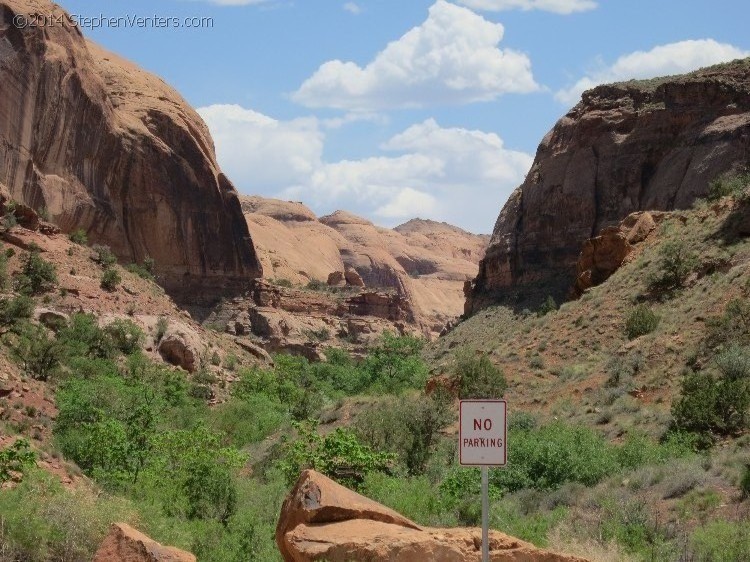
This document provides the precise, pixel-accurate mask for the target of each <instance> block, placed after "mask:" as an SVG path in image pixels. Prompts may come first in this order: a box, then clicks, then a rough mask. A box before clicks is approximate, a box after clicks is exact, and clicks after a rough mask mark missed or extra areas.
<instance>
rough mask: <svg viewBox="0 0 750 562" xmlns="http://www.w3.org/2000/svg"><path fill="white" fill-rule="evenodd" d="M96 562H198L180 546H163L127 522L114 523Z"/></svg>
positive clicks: (95, 558) (95, 559)
mask: <svg viewBox="0 0 750 562" xmlns="http://www.w3.org/2000/svg"><path fill="white" fill-rule="evenodd" d="M94 562H196V559H195V556H194V555H192V554H190V553H189V552H185V551H184V550H180V549H179V548H174V547H172V546H162V545H160V544H159V543H158V542H156V541H154V540H152V539H150V538H149V537H147V536H146V535H144V534H143V533H141V532H139V531H136V530H135V529H133V528H132V527H131V526H130V525H127V524H125V523H115V524H113V525H112V527H111V529H110V531H109V534H108V535H107V537H106V538H105V539H104V542H102V544H101V546H100V547H99V550H97V551H96V555H95V556H94Z"/></svg>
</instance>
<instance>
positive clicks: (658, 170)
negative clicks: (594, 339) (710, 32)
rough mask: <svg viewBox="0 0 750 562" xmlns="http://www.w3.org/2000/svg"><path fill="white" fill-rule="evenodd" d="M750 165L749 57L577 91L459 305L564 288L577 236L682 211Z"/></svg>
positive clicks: (472, 306)
mask: <svg viewBox="0 0 750 562" xmlns="http://www.w3.org/2000/svg"><path fill="white" fill-rule="evenodd" d="M749 161H750V59H743V60H739V61H735V62H733V63H728V64H723V65H718V66H713V67H710V68H706V69H703V70H699V71H697V72H693V73H690V74H686V75H683V76H675V77H669V78H663V79H656V80H649V81H631V82H624V83H619V84H611V85H605V86H599V87H597V88H594V89H592V90H589V91H587V92H585V93H584V94H583V98H582V100H581V102H580V103H579V104H578V105H576V106H575V107H574V108H573V109H572V110H571V111H570V112H569V113H568V114H567V115H565V117H563V118H562V119H560V121H558V122H557V124H556V125H555V126H554V128H553V129H552V130H551V131H550V132H549V133H548V134H547V136H545V137H544V139H543V140H542V143H541V144H540V145H539V148H538V149H537V154H536V159H535V161H534V164H533V166H532V168H531V170H530V172H529V174H528V176H527V177H526V180H525V181H524V183H523V184H522V185H521V186H520V187H519V188H517V189H516V191H515V192H514V193H513V194H512V195H511V197H510V198H509V200H508V202H507V203H506V204H505V207H504V208H503V209H502V211H501V212H500V216H499V218H498V220H497V223H496V224H495V229H494V231H493V234H492V240H491V242H490V246H489V248H488V250H487V252H486V256H485V257H484V259H483V260H482V262H481V264H480V267H479V274H478V276H477V278H476V279H475V281H474V283H473V286H472V288H471V290H470V291H469V298H468V299H467V302H466V312H467V313H468V314H471V313H473V312H476V311H477V310H479V309H481V308H483V307H484V306H487V305H489V304H492V303H494V302H498V301H501V300H505V299H506V298H508V297H509V296H510V295H516V296H517V295H518V293H523V292H524V291H526V292H527V294H528V293H529V292H532V291H533V290H534V289H538V290H542V289H540V288H543V290H544V291H545V292H551V293H560V294H562V293H564V292H565V291H566V290H567V288H568V287H570V285H571V284H572V282H573V279H574V277H575V272H576V270H575V265H576V261H577V258H578V254H579V252H580V251H581V245H582V243H583V242H584V241H585V240H587V239H589V238H593V237H595V236H596V235H597V234H599V233H600V232H601V231H602V229H604V228H605V227H608V226H613V225H616V224H617V223H618V222H619V221H620V220H622V219H623V218H624V217H626V216H627V215H629V214H631V213H633V212H636V211H641V210H672V209H684V208H687V207H689V206H690V205H691V204H692V203H693V201H694V200H695V199H696V198H697V197H701V196H704V195H705V194H706V193H707V190H708V188H709V183H710V181H711V180H713V179H714V178H716V177H717V176H719V175H721V174H723V173H726V172H729V171H732V170H737V169H739V168H741V167H744V166H745V165H747V164H748V162H749Z"/></svg>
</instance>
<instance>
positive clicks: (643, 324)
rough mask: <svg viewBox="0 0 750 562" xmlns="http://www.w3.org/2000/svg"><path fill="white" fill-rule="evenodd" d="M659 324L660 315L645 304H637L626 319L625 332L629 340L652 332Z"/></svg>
mask: <svg viewBox="0 0 750 562" xmlns="http://www.w3.org/2000/svg"><path fill="white" fill-rule="evenodd" d="M658 325H659V317H658V316H657V315H656V314H654V312H653V311H652V310H651V309H650V308H649V307H648V306H646V305H645V304H639V305H638V306H636V307H635V308H634V309H633V310H632V311H631V312H630V314H628V317H627V318H626V319H625V334H626V335H627V336H628V339H629V340H634V339H635V338H637V337H639V336H644V335H646V334H650V333H651V332H653V331H654V330H656V327H657V326H658Z"/></svg>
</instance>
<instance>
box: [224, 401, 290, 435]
mask: <svg viewBox="0 0 750 562" xmlns="http://www.w3.org/2000/svg"><path fill="white" fill-rule="evenodd" d="M286 420H287V416H286V412H285V408H284V406H283V405H282V404H281V403H280V402H278V401H277V400H269V399H268V398H267V397H266V396H263V395H260V394H254V395H250V396H246V397H244V398H243V399H242V400H240V399H237V398H232V399H231V400H229V401H228V402H225V403H224V404H222V405H220V406H217V407H216V408H214V409H212V410H211V414H210V424H211V427H212V428H214V429H215V430H216V431H218V432H220V433H223V434H225V435H227V436H228V438H229V439H230V440H231V442H232V444H233V445H234V446H235V447H244V446H246V445H249V444H251V443H257V442H259V441H262V440H263V439H265V438H266V437H268V436H269V435H270V434H271V433H273V432H274V431H276V430H277V429H278V428H279V427H280V426H281V425H282V424H283V423H284V422H285V421H286Z"/></svg>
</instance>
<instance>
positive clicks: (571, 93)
mask: <svg viewBox="0 0 750 562" xmlns="http://www.w3.org/2000/svg"><path fill="white" fill-rule="evenodd" d="M747 56H750V52H748V51H743V50H742V49H740V48H738V47H735V46H733V45H729V44H727V43H719V42H717V41H714V40H713V39H699V40H689V41H679V42H677V43H668V44H666V45H659V46H657V47H654V48H653V49H651V50H650V51H636V52H634V53H630V54H627V55H623V56H621V57H620V58H618V59H617V60H616V61H615V63H614V64H613V65H611V66H608V67H607V66H604V65H603V64H600V65H599V66H600V68H598V69H597V70H595V71H593V72H590V73H589V74H587V75H586V76H583V77H582V78H581V79H579V80H578V81H577V82H576V83H575V84H573V85H572V86H571V87H570V88H567V89H562V90H559V91H558V92H557V93H556V94H555V99H556V100H557V101H559V102H560V103H563V104H567V105H573V104H575V103H577V102H578V100H579V99H580V96H581V94H582V93H583V92H584V91H585V90H588V89H589V88H593V87H594V86H598V85H599V84H604V83H607V82H617V81H621V80H630V79H632V78H638V79H642V78H654V77H657V76H666V75H670V74H682V73H685V72H690V71H691V70H696V69H698V68H701V67H704V66H710V65H712V64H716V63H720V62H726V61H730V60H734V59H737V58H743V57H747Z"/></svg>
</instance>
